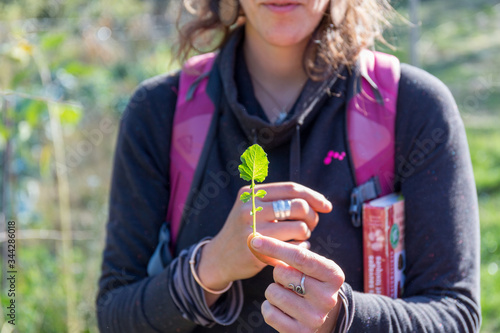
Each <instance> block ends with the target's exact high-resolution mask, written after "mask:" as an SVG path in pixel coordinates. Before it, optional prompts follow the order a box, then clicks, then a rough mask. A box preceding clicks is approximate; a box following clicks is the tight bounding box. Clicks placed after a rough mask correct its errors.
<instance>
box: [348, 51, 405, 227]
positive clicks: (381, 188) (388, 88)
mask: <svg viewBox="0 0 500 333" xmlns="http://www.w3.org/2000/svg"><path fill="white" fill-rule="evenodd" d="M359 63H360V74H361V80H360V81H361V87H360V88H361V89H360V91H359V93H357V94H356V95H354V97H353V98H352V99H351V100H350V102H349V104H348V108H347V137H348V143H349V148H350V151H351V159H352V163H353V166H354V174H355V179H356V185H357V187H356V188H355V189H354V191H353V194H352V195H351V209H350V212H351V214H352V217H353V224H355V225H357V226H359V225H360V224H361V220H360V214H361V206H362V204H363V202H364V201H366V200H371V199H374V198H375V197H377V196H379V195H386V194H389V193H391V192H392V191H393V187H394V186H393V182H394V178H395V177H394V175H395V173H394V165H395V163H394V149H395V141H396V140H395V123H396V103H397V98H398V87H399V79H400V77H401V69H400V63H399V60H398V59H397V58H396V57H394V56H392V55H389V54H385V53H380V52H374V51H369V50H363V51H362V52H361V54H360V61H359ZM353 196H354V198H353ZM355 219H357V221H355Z"/></svg>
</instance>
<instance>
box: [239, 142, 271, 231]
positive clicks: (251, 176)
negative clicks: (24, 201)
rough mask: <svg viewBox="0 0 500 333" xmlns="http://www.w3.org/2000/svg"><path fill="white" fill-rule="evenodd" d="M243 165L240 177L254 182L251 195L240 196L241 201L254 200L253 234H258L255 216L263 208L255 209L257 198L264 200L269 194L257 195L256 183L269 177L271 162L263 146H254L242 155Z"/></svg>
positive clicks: (263, 192) (264, 192) (252, 212)
mask: <svg viewBox="0 0 500 333" xmlns="http://www.w3.org/2000/svg"><path fill="white" fill-rule="evenodd" d="M240 159H241V162H242V163H241V164H240V165H239V166H238V170H240V177H241V178H243V179H244V180H246V181H249V182H252V184H251V185H250V189H251V190H252V192H251V193H248V192H244V193H243V194H241V196H240V200H241V201H243V202H248V201H250V199H251V200H252V211H251V212H250V215H252V216H253V225H252V228H253V234H254V236H255V232H256V218H255V214H256V213H257V212H259V211H261V210H262V207H255V197H259V198H264V196H265V195H266V194H267V193H266V191H264V190H258V191H257V193H255V182H259V183H262V182H263V181H264V180H265V179H266V177H267V169H268V164H269V160H268V159H267V154H266V152H265V151H264V149H262V147H261V146H259V145H257V144H254V145H252V146H250V147H249V148H248V149H247V150H245V151H244V152H243V154H242V155H241V158H240Z"/></svg>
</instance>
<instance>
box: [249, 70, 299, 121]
mask: <svg viewBox="0 0 500 333" xmlns="http://www.w3.org/2000/svg"><path fill="white" fill-rule="evenodd" d="M250 77H251V79H252V81H253V82H255V83H257V85H258V86H259V87H260V88H261V90H262V91H263V92H264V93H265V94H266V95H267V97H269V99H270V100H271V101H272V102H273V104H274V105H275V106H276V107H275V108H273V109H272V112H273V113H274V114H275V115H276V112H275V110H278V112H279V113H278V114H277V116H278V118H277V119H276V120H275V121H274V122H275V123H276V124H280V123H282V122H283V120H285V118H286V116H287V115H288V112H290V109H289V108H288V107H289V105H290V103H291V102H289V103H287V104H286V105H285V106H281V105H280V103H279V102H278V101H277V100H276V99H275V98H274V96H273V95H272V94H271V93H270V92H269V91H267V89H266V88H265V87H264V85H263V84H262V83H261V82H260V81H259V80H257V79H256V78H255V77H254V76H252V75H250ZM300 91H301V90H299V92H298V94H297V96H296V97H295V99H293V101H295V100H296V99H297V97H298V95H299V94H300Z"/></svg>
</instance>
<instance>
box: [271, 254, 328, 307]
mask: <svg viewBox="0 0 500 333" xmlns="http://www.w3.org/2000/svg"><path fill="white" fill-rule="evenodd" d="M302 274H303V273H302V272H299V271H298V270H296V269H295V268H293V267H292V266H289V265H287V264H285V263H282V262H280V263H278V264H276V266H275V267H274V270H273V278H274V282H276V283H278V284H280V285H282V286H283V287H285V288H290V285H291V284H293V285H294V286H301V287H303V290H304V295H303V297H304V298H305V299H307V300H309V301H311V302H314V305H315V306H316V307H319V308H322V309H325V310H327V311H329V310H331V309H333V308H334V307H335V306H336V305H337V299H338V289H335V288H334V287H333V286H332V285H330V284H329V283H327V282H321V281H318V280H316V279H315V278H314V277H312V276H308V275H305V276H304V281H303V283H302Z"/></svg>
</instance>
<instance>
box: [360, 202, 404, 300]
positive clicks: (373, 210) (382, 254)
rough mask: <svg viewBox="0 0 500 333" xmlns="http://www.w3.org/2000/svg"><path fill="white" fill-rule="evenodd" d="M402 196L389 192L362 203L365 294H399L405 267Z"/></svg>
mask: <svg viewBox="0 0 500 333" xmlns="http://www.w3.org/2000/svg"><path fill="white" fill-rule="evenodd" d="M404 216H405V212H404V198H403V196H402V195H399V194H396V193H392V194H389V195H386V196H383V197H381V198H378V199H375V200H372V201H369V202H367V203H365V204H364V205H363V258H364V290H365V293H371V294H379V295H386V296H389V297H392V298H398V297H401V296H402V294H403V287H404V269H405V266H406V256H405V244H404V235H405V229H404V220H405V218H404Z"/></svg>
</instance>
